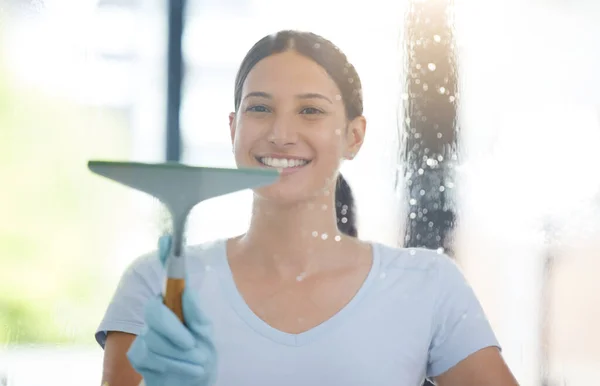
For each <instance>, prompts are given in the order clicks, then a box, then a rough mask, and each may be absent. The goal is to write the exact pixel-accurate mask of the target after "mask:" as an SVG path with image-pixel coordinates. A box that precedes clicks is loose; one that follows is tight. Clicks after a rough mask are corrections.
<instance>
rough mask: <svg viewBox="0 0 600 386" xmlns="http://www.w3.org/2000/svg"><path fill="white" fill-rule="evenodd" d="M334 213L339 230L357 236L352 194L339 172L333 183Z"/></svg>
mask: <svg viewBox="0 0 600 386" xmlns="http://www.w3.org/2000/svg"><path fill="white" fill-rule="evenodd" d="M335 213H336V217H337V225H338V229H339V230H340V232H342V233H343V234H346V235H348V236H352V237H358V230H357V229H356V210H355V208H354V196H353V195H352V190H351V189H350V185H348V182H347V181H346V180H345V179H344V177H343V176H342V175H341V174H339V175H338V178H337V181H336V183H335Z"/></svg>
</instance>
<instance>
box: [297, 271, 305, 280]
mask: <svg viewBox="0 0 600 386" xmlns="http://www.w3.org/2000/svg"><path fill="white" fill-rule="evenodd" d="M305 277H306V272H302V273H301V274H300V275H298V276H296V281H302V280H304V278H305Z"/></svg>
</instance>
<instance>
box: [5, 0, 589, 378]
mask: <svg viewBox="0 0 600 386" xmlns="http://www.w3.org/2000/svg"><path fill="white" fill-rule="evenodd" d="M429 1H430V2H432V1H433V0H429ZM419 2H420V3H424V2H426V1H425V0H420V1H418V0H410V1H409V0H401V1H387V0H370V1H359V0H329V1H325V2H324V1H317V0H303V1H302V2H294V3H291V2H283V1H278V2H275V1H269V0H219V1H217V0H204V1H188V4H187V9H186V19H185V25H186V27H185V31H184V35H183V57H184V61H185V65H186V76H185V80H184V84H183V92H182V96H183V98H182V109H181V141H182V149H181V161H182V162H185V163H189V164H196V165H203V166H225V167H232V166H234V162H233V157H232V153H231V146H230V140H229V130H228V126H227V122H228V121H227V115H228V113H229V112H230V111H232V110H233V84H234V77H235V73H236V71H237V66H238V65H239V63H240V62H241V60H242V58H243V57H244V55H245V54H246V52H247V50H248V49H249V48H250V47H251V46H252V44H254V42H255V41H257V40H258V39H260V38H261V37H263V36H264V35H267V34H270V33H273V32H276V31H278V30H280V29H302V30H310V31H312V32H315V33H318V34H321V35H323V36H325V37H327V38H328V39H330V40H332V41H333V42H334V43H335V44H336V45H337V46H339V47H340V48H341V49H342V50H343V51H344V52H345V53H346V54H347V55H348V58H349V60H350V61H351V62H352V63H353V64H354V65H355V67H356V68H357V70H358V72H359V74H360V76H361V78H362V82H363V95H364V98H365V114H366V116H367V119H368V122H369V126H368V128H369V130H368V135H367V139H366V143H365V146H364V148H363V150H362V151H361V153H360V154H359V156H358V157H357V158H356V160H355V161H353V162H352V163H348V164H346V165H344V167H343V172H344V174H345V175H346V177H347V179H348V180H349V183H350V184H351V186H352V188H353V190H354V192H355V195H356V201H357V209H358V215H359V216H358V219H359V233H360V234H361V236H362V237H363V238H365V239H370V240H374V241H379V242H383V243H386V244H390V245H399V244H403V243H404V241H406V240H408V239H409V236H406V238H404V237H403V235H405V234H408V233H407V232H408V231H407V226H406V225H405V224H407V222H406V221H405V218H409V219H414V218H415V217H418V218H421V217H422V215H423V211H422V210H418V211H416V210H412V209H410V207H409V208H408V209H406V207H405V205H404V202H405V201H407V202H410V204H409V206H410V205H417V204H415V203H416V201H414V198H413V197H412V196H410V194H411V193H410V189H408V190H407V187H406V186H405V185H406V184H407V181H410V178H400V179H397V177H398V176H401V177H402V176H403V177H406V176H410V175H411V170H408V169H410V168H408V167H407V166H406V165H407V164H404V163H403V162H402V159H403V152H402V151H401V149H403V146H404V147H405V145H404V144H405V142H406V141H407V138H406V135H403V132H410V130H408V131H407V130H405V129H406V128H410V127H411V126H410V120H411V119H412V118H411V117H408V116H407V114H408V113H407V112H406V111H408V110H407V109H406V108H403V106H404V107H406V106H407V101H409V100H410V101H413V99H414V95H415V94H414V93H412V92H407V90H409V91H410V87H408V83H410V82H407V79H412V83H411V84H412V85H413V86H414V85H415V84H417V85H420V86H419V87H421V88H422V89H425V90H427V88H425V87H424V83H425V81H422V79H421V78H420V76H419V75H418V74H423V77H426V76H428V75H427V74H428V73H429V72H431V73H434V72H435V71H436V66H435V65H433V66H431V65H427V63H423V64H422V66H423V67H425V66H426V65H427V69H425V68H423V71H421V72H418V73H417V75H414V74H413V75H410V74H412V73H411V68H412V67H411V66H413V65H415V66H417V67H415V68H418V69H421V64H418V63H417V64H414V63H412V62H411V57H412V58H413V59H414V57H413V56H414V55H413V56H411V55H412V54H414V52H412V51H411V50H410V49H407V47H410V44H407V42H408V41H412V42H413V43H414V44H416V45H420V44H421V43H420V40H419V39H417V40H414V36H411V32H410V29H408V28H407V26H409V25H410V23H408V24H407V21H408V20H409V19H410V17H413V19H412V20H413V21H414V20H416V19H419V17H417V16H415V15H416V13H415V12H416V11H415V9H416V8H415V7H417V8H418V4H416V3H419ZM433 2H436V3H437V4H438V5H436V6H440V7H441V6H444V7H445V6H446V5H443V3H444V2H443V1H442V0H435V1H433ZM415 4H416V5H415ZM167 5H168V2H167V1H166V0H163V1H159V0H146V1H137V0H39V1H37V0H28V1H27V0H0V160H1V161H0V177H1V179H2V182H0V198H1V200H0V385H3V386H39V385H47V386H52V385H57V386H58V385H61V386H68V385H78V386H80V385H94V384H99V382H100V374H101V366H102V350H101V348H100V347H99V346H98V345H97V344H96V343H95V340H94V337H93V335H94V332H95V328H96V327H97V325H98V324H99V322H100V319H101V317H102V315H103V313H104V311H105V309H106V306H107V305H108V302H109V301H110V299H111V297H112V294H113V291H114V290H115V287H116V284H117V281H118V280H119V278H120V276H121V274H122V273H123V271H124V269H125V267H126V266H127V265H128V264H129V263H130V262H131V261H132V260H134V259H135V258H136V257H137V256H139V255H140V254H142V253H144V252H147V251H149V250H152V249H154V248H155V245H156V241H157V237H158V235H159V234H160V232H161V230H162V229H163V227H164V218H163V216H162V215H163V214H164V213H163V212H161V208H160V205H159V204H158V203H157V202H156V201H155V200H153V199H151V198H149V197H148V196H146V195H144V194H143V193H139V192H135V191H133V190H130V189H127V188H124V187H122V186H120V185H117V184H115V183H112V182H109V181H108V180H104V179H102V178H100V177H97V176H95V175H92V174H91V173H90V172H89V171H88V170H87V165H86V162H87V161H88V160H89V159H110V160H133V161H141V162H161V161H163V160H164V159H165V154H166V153H165V148H166V138H167V133H166V125H165V120H166V98H167V92H166V90H167V87H166V82H167V77H166V74H167V36H168V33H167V31H168V18H167V13H168V12H167V9H168V7H167ZM448 9H449V8H448ZM448 9H446V10H448ZM411 10H412V11H411ZM421 10H422V9H421ZM411 12H412V16H410V15H411ZM407 15H408V16H407ZM452 15H453V16H452V18H451V19H452V20H451V21H452V34H451V35H452V38H453V39H454V40H452V42H453V43H452V44H453V46H452V48H453V50H454V53H455V58H454V60H455V62H456V68H455V75H456V76H457V78H456V80H457V81H456V84H455V86H456V90H457V91H456V96H454V95H450V97H449V98H450V99H449V100H450V101H454V98H455V97H456V99H458V98H459V93H460V105H458V107H457V110H456V112H457V114H458V118H459V121H460V125H458V123H455V124H456V125H457V126H456V127H455V128H454V130H455V133H456V134H459V135H457V138H458V139H457V141H458V142H456V141H455V142H456V143H459V145H456V143H455V145H456V146H455V149H454V150H455V153H454V154H456V155H458V157H455V158H454V160H455V161H456V162H455V166H454V167H453V174H452V176H453V177H452V178H453V179H452V181H449V180H446V182H445V183H444V184H443V185H440V186H438V187H439V188H440V189H439V191H443V190H444V189H442V188H444V187H445V188H447V189H453V191H454V193H453V197H454V198H453V213H454V214H453V216H454V217H455V218H456V219H458V221H455V226H454V229H453V246H452V251H453V257H454V258H456V260H457V261H458V263H459V264H460V266H461V267H462V268H463V270H464V272H465V275H466V276H467V278H468V280H469V281H470V282H471V283H472V285H473V287H474V288H475V290H476V292H477V294H478V296H479V297H480V299H481V301H482V303H483V305H484V308H485V310H486V312H487V314H488V316H489V318H490V321H491V322H492V324H493V327H494V329H495V331H496V333H497V335H498V337H499V339H500V341H501V343H502V345H503V349H504V355H505V358H506V360H507V362H508V364H509V366H510V367H511V369H512V370H513V372H514V373H515V375H516V377H517V379H518V380H519V382H520V383H521V385H525V386H542V385H543V386H549V385H569V386H579V385H582V386H583V385H595V384H597V383H598V379H600V348H599V347H600V329H599V328H598V326H600V307H599V306H600V282H599V281H598V280H597V277H598V273H600V172H598V170H597V168H596V165H597V163H598V159H597V156H596V150H597V148H598V145H599V144H600V74H599V73H598V71H597V69H598V68H600V50H599V49H598V48H597V47H598V43H597V42H598V41H600V23H598V20H599V18H600V3H598V2H597V1H595V0H569V1H561V0H520V1H516V0H507V1H491V0H485V1H484V0H478V1H476V0H455V1H454V6H453V7H452ZM419 20H420V22H422V23H425V24H427V23H429V21H427V20H428V17H426V16H423V18H422V19H419ZM432 20H433V19H432ZM417 24H418V23H417ZM415 25H416V24H415ZM413 32H414V31H413ZM431 38H432V39H433V40H434V41H435V42H439V41H440V37H439V36H437V35H432V37H431ZM411 39H413V40H411ZM415 41H417V43H415ZM411 52H412V54H411ZM411 63H412V64H411ZM441 69H442V67H441V66H440V65H439V64H438V68H437V70H438V73H439V70H441ZM407 74H408V75H407ZM423 79H424V78H423ZM437 90H439V93H440V94H442V95H446V96H447V93H446V91H448V90H446V89H443V88H442V89H440V88H438V89H437ZM446 96H445V97H444V98H446ZM446 99H447V98H446ZM459 126H460V130H458V128H459ZM403 127H405V129H403ZM413 134H414V133H413ZM416 138H418V136H417V137H416ZM438 138H441V134H440V135H438ZM408 140H410V139H408ZM403 141H404V142H403ZM404 155H405V154H404ZM438 158H439V157H438ZM440 160H441V159H440ZM427 164H428V165H430V166H431V163H430V162H429V161H427ZM432 168H433V167H432ZM412 172H415V173H416V174H415V175H420V174H423V173H422V170H419V171H412ZM425 174H427V173H425ZM409 185H410V184H409ZM438 187H436V189H437V188H438ZM407 192H409V193H407ZM421 195H424V193H422V194H421ZM250 199H251V194H250V193H249V192H240V193H236V194H231V195H228V196H224V197H219V198H216V199H213V200H210V201H207V202H204V203H202V204H200V205H199V206H198V207H197V208H195V209H194V212H193V215H192V217H191V219H190V223H189V227H188V239H189V241H190V242H201V241H206V240H212V239H215V238H220V237H225V236H230V235H235V234H238V233H240V232H242V231H243V230H244V229H245V226H246V225H247V219H248V216H249V210H250ZM425 213H427V212H425ZM408 223H410V220H409V222H408ZM430 224H431V223H430ZM434 225H435V224H434ZM431 226H433V225H431ZM438 241H439V238H438ZM445 246H446V247H448V246H447V245H445Z"/></svg>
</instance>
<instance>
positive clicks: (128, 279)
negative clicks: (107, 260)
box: [95, 252, 166, 348]
mask: <svg viewBox="0 0 600 386" xmlns="http://www.w3.org/2000/svg"><path fill="white" fill-rule="evenodd" d="M165 277H166V275H165V272H164V269H163V268H162V265H161V264H160V261H159V259H158V256H157V255H156V252H154V253H152V254H148V255H145V256H142V257H140V258H138V259H136V260H135V261H134V262H133V263H132V264H131V265H130V266H129V267H127V269H126V270H125V273H123V275H122V276H121V279H120V280H119V284H118V286H117V289H116V290H115V293H114V294H113V297H112V299H111V301H110V303H109V305H108V308H107V310H106V313H105V314H104V317H103V319H102V321H101V322H100V325H99V326H98V328H97V330H96V333H95V338H96V341H97V342H98V344H99V345H100V346H101V347H102V348H104V344H105V342H106V336H107V334H108V331H119V332H126V333H129V334H134V335H139V334H140V333H141V332H142V329H143V328H144V308H145V306H146V303H147V301H148V300H150V299H151V298H153V297H155V296H159V295H160V294H161V290H162V286H163V284H162V283H163V282H164V280H165Z"/></svg>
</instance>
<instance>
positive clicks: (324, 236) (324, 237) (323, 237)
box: [321, 233, 329, 240]
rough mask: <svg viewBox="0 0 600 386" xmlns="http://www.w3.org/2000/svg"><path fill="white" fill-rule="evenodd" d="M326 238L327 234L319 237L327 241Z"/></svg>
mask: <svg viewBox="0 0 600 386" xmlns="http://www.w3.org/2000/svg"><path fill="white" fill-rule="evenodd" d="M327 237H329V236H327V233H323V234H322V235H321V239H323V240H327Z"/></svg>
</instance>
